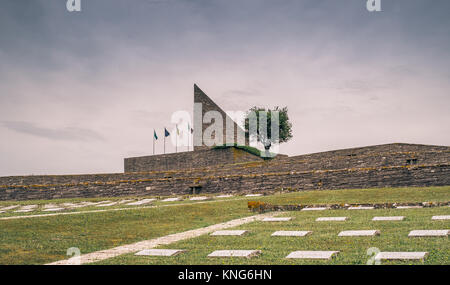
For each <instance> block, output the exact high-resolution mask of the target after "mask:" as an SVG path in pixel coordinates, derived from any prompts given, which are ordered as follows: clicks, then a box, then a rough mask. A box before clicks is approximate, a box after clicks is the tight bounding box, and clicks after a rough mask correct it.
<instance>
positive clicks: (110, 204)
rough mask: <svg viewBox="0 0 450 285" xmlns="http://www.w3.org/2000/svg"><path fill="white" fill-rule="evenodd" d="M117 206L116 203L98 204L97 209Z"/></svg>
mask: <svg viewBox="0 0 450 285" xmlns="http://www.w3.org/2000/svg"><path fill="white" fill-rule="evenodd" d="M114 205H117V202H112V203H107V204H99V205H97V207H111V206H114Z"/></svg>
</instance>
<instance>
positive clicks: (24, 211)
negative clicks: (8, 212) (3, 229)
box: [14, 209, 33, 213]
mask: <svg viewBox="0 0 450 285" xmlns="http://www.w3.org/2000/svg"><path fill="white" fill-rule="evenodd" d="M32 211H33V209H24V210H17V211H14V213H28V212H32Z"/></svg>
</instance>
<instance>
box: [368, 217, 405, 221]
mask: <svg viewBox="0 0 450 285" xmlns="http://www.w3.org/2000/svg"><path fill="white" fill-rule="evenodd" d="M404 219H405V217H404V216H390V217H373V219H372V221H403V220H404Z"/></svg>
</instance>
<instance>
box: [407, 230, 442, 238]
mask: <svg viewBox="0 0 450 285" xmlns="http://www.w3.org/2000/svg"><path fill="white" fill-rule="evenodd" d="M449 232H450V231H449V230H414V231H410V232H409V234H408V236H409V237H442V236H445V237H446V236H448V233H449Z"/></svg>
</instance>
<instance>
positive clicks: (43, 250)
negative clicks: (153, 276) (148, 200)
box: [0, 186, 450, 264]
mask: <svg viewBox="0 0 450 285" xmlns="http://www.w3.org/2000/svg"><path fill="white" fill-rule="evenodd" d="M114 199H115V198H111V199H110V198H108V200H111V201H113V200H114ZM120 199H124V198H123V197H121V198H120ZM78 200H79V199H78ZM87 200H89V199H85V200H84V201H87ZM250 200H260V201H265V202H269V203H274V204H327V203H382V202H424V201H448V200H450V186H447V187H430V188H382V189H356V190H355V189H352V190H332V191H328V190H322V191H303V192H294V193H288V194H276V195H271V196H264V197H248V198H244V197H240V196H238V197H235V198H229V199H224V200H213V201H210V202H183V203H180V202H178V203H175V205H174V204H172V206H170V207H165V206H164V203H160V202H157V203H155V205H157V207H155V208H145V209H132V210H127V211H107V212H101V213H79V214H75V215H66V216H64V215H63V216H51V217H40V218H27V219H17V220H0V264H44V263H48V262H52V261H56V260H60V259H65V258H67V256H66V252H67V249H68V248H71V247H78V248H79V249H80V251H81V253H82V254H84V253H89V252H93V251H98V250H104V249H109V248H112V247H115V246H119V245H125V244H129V243H133V242H137V241H142V240H147V239H152V238H156V237H160V236H164V235H168V234H172V233H177V232H182V231H186V230H190V229H195V228H200V227H205V226H208V225H213V224H216V223H220V222H225V221H229V220H232V219H236V218H240V217H244V216H250V215H254V214H255V213H252V212H250V211H249V210H248V209H247V201H250ZM72 201H74V200H71V199H67V200H59V201H58V203H63V202H72ZM50 202H51V203H56V202H55V201H39V202H38V203H50ZM9 204H12V203H11V202H9V203H5V202H2V203H0V206H5V205H9ZM21 204H36V201H27V202H22V203H21ZM119 207H120V206H119ZM74 211H80V212H83V211H85V210H84V209H77V210H74ZM449 214H450V208H449V207H441V208H425V209H404V210H400V209H398V210H396V209H392V210H355V211H350V210H326V211H317V212H316V211H305V212H283V213H282V215H283V216H290V217H293V218H294V219H293V220H292V221H290V222H282V223H262V222H254V223H250V224H246V225H243V226H240V227H238V228H239V229H245V230H249V231H250V232H249V233H248V234H247V235H245V236H242V237H212V236H209V235H205V236H201V237H198V238H195V239H190V240H185V241H182V242H178V243H174V244H171V245H168V246H165V247H162V248H176V249H186V250H188V251H187V252H185V253H182V254H180V255H178V256H175V257H165V258H155V257H137V256H134V255H133V254H127V255H122V256H119V257H116V258H112V259H108V260H104V261H102V262H100V264H366V262H367V260H368V259H369V258H370V257H371V256H369V255H367V250H368V249H369V248H372V247H375V248H378V249H380V250H381V251H428V252H430V255H429V256H428V258H427V259H426V260H425V262H423V263H422V262H417V261H415V262H406V263H407V264H408V263H412V264H450V260H449V256H450V245H449V242H448V238H447V237H428V238H409V237H408V236H407V235H408V233H409V231H410V230H413V229H449V228H450V223H449V221H432V220H431V216H433V215H449ZM388 215H389V216H398V215H402V216H405V217H406V219H405V220H404V221H397V222H392V221H391V222H372V221H371V219H372V217H374V216H388ZM319 216H347V217H349V218H350V219H349V220H348V221H346V222H320V223H319V222H315V218H317V217H319ZM0 217H1V216H0ZM351 229H355V230H356V229H377V230H380V231H381V235H380V236H376V237H338V236H337V234H338V233H339V232H340V231H341V230H351ZM276 230H310V231H313V233H312V234H311V235H310V236H307V237H271V236H270V234H271V233H272V232H274V231H276ZM218 249H259V250H262V255H261V256H260V257H257V258H252V259H237V258H232V259H228V258H225V259H217V258H214V259H213V258H207V257H206V256H207V255H208V254H209V253H211V252H212V251H214V250H218ZM295 250H339V251H341V253H340V254H339V255H338V256H337V258H335V259H333V260H332V261H301V260H286V259H284V257H285V256H286V255H287V254H288V253H289V252H291V251H295ZM383 263H384V262H383ZM390 263H394V264H397V263H401V264H404V262H390Z"/></svg>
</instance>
